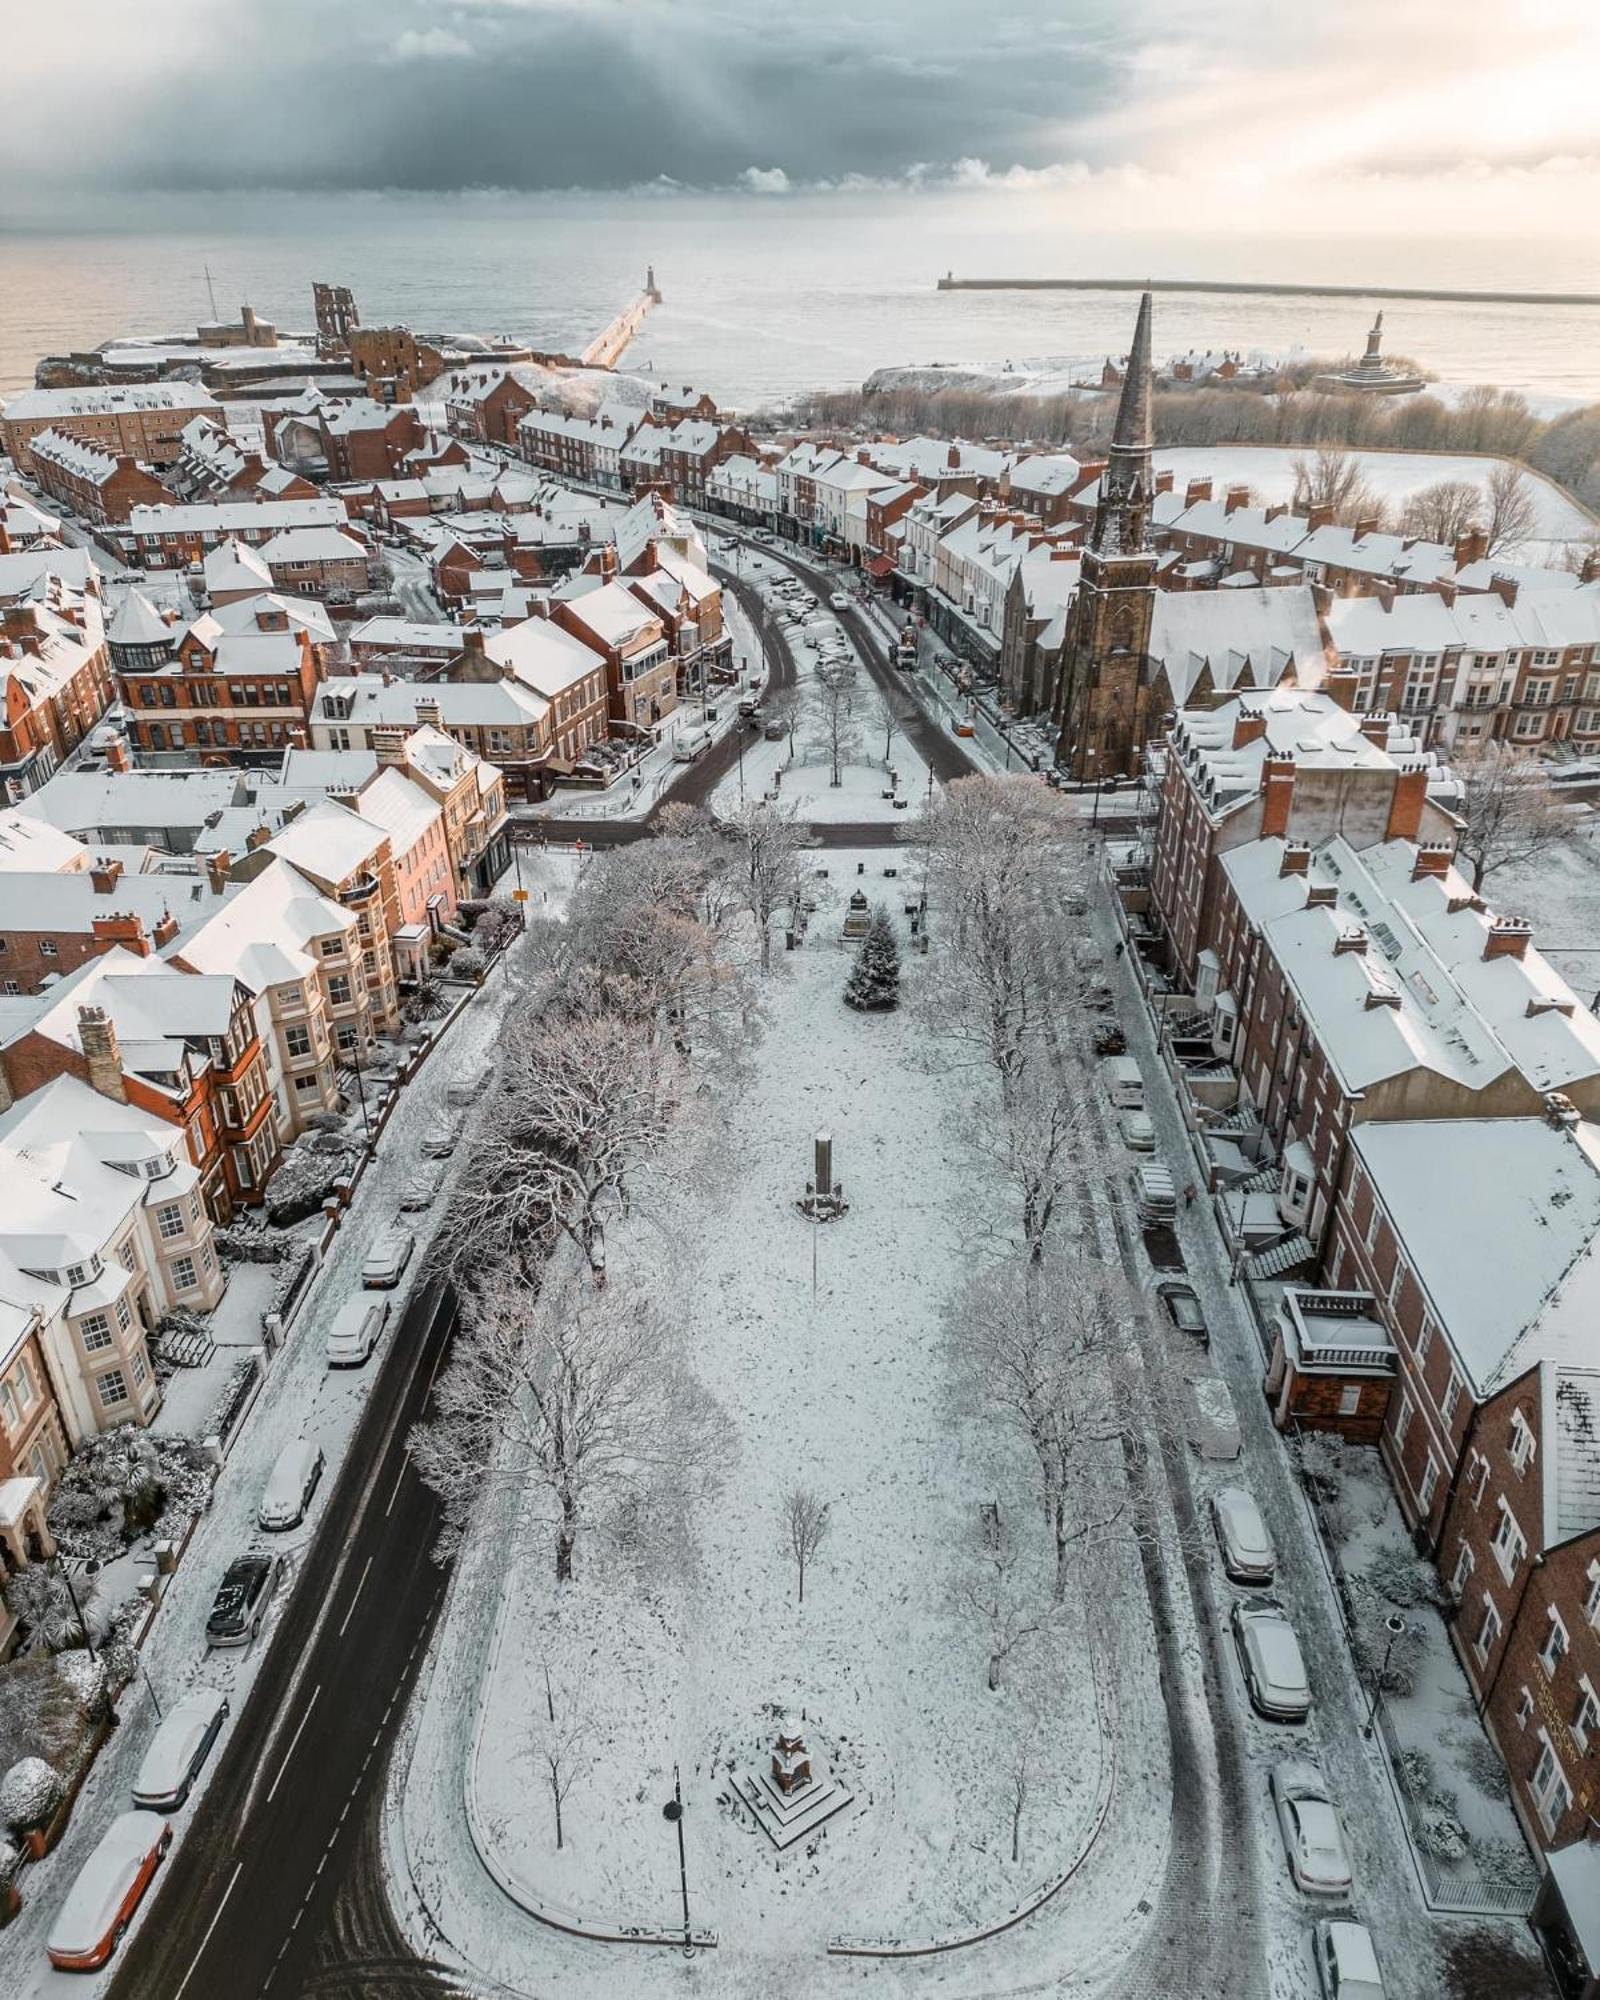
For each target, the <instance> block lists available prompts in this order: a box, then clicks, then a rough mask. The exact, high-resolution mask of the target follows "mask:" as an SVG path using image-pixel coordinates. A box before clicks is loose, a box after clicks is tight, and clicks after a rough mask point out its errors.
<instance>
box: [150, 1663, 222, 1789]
mask: <svg viewBox="0 0 1600 2000" xmlns="http://www.w3.org/2000/svg"><path fill="white" fill-rule="evenodd" d="M227 1719H228V1697H227V1696H226V1695H225V1694H224V1693H223V1692H222V1690H221V1688H197V1689H196V1690H195V1692H194V1693H193V1694H186V1695H184V1696H183V1697H182V1698H181V1699H180V1700H178V1701H175V1702H174V1703H173V1704H172V1706H171V1707H170V1708H169V1709H168V1710H167V1712H166V1714H165V1715H164V1716H163V1717H162V1718H161V1722H160V1724H159V1726H158V1727H157V1729H156V1733H155V1735H154V1736H152V1737H151V1739H150V1747H149V1749H148V1750H146V1751H145V1753H144V1762H143V1763H142V1764H141V1765H140V1766H139V1775H138V1776H137V1777H136V1778H135V1779H134V1781H133V1802H134V1804H135V1805H136V1806H141V1807H142V1808H143V1809H144V1810H145V1811H146V1812H158V1813H170V1812H176V1811H177V1810H178V1808H179V1807H180V1806H181V1805H182V1804H183V1802H184V1800H185V1799H187V1798H188V1796H189V1793H190V1791H191V1790H192V1789H193V1786H194V1781H195V1779H196V1778H197V1777H198V1776H199V1775H200V1767H201V1765H202V1764H204V1762H205V1761H206V1759H207V1757H209V1756H210V1754H211V1746H212V1744H213V1743H215V1742H216V1740H217V1737H218V1735H219V1733H220V1732H221V1729H222V1725H223V1723H224V1722H225V1721H226V1720H227Z"/></svg>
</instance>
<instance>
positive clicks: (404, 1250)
mask: <svg viewBox="0 0 1600 2000" xmlns="http://www.w3.org/2000/svg"><path fill="white" fill-rule="evenodd" d="M416 1247H417V1239H416V1238H415V1237H414V1236H413V1235H412V1233H411V1231H410V1230H409V1229H386V1230H385V1231H384V1232H383V1234H382V1235H381V1236H380V1237H379V1238H378V1240H377V1242H376V1243H374V1244H373V1246H372V1248H371V1249H370V1250H369V1251H368V1252H367V1260H366V1262H365V1263H364V1264H363V1265H362V1266H361V1282H362V1284H363V1285H365V1286H366V1287H367V1288H368V1289H369V1290H383V1291H387V1290H388V1289H390V1288H391V1287H392V1286H395V1285H398V1284H399V1282H400V1280H401V1278H402V1277H403V1276H404V1275H405V1268H406V1266H407V1264H409V1263H410V1262H411V1253H412V1251H413V1250H415V1249H416Z"/></svg>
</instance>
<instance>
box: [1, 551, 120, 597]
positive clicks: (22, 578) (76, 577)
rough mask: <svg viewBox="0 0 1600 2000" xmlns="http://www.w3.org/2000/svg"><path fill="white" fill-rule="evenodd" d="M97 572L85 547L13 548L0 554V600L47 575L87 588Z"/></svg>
mask: <svg viewBox="0 0 1600 2000" xmlns="http://www.w3.org/2000/svg"><path fill="white" fill-rule="evenodd" d="M98 575H99V572H98V571H97V570H96V568H95V566H94V559H93V557H92V556H91V555H90V554H89V551H88V550H87V549H13V550H11V552H10V553H9V554H6V555H0V601H4V600H6V599H9V598H15V597H20V596H21V595H22V594H23V593H24V592H26V591H29V590H32V589H34V588H35V587H36V585H38V584H39V583H40V581H41V580H42V579H44V578H46V577H55V578H56V579H57V580H58V581H59V582H61V583H63V584H65V585H66V587H67V588H68V589H69V590H76V591H87V590H88V589H89V587H90V583H91V581H92V580H93V579H95V578H96V577H97V576H98Z"/></svg>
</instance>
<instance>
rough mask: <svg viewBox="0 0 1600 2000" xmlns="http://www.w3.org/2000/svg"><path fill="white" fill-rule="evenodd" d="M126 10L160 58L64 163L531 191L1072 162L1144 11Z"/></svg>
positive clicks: (552, 4) (530, 2)
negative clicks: (1073, 139)
mask: <svg viewBox="0 0 1600 2000" xmlns="http://www.w3.org/2000/svg"><path fill="white" fill-rule="evenodd" d="M87 4H88V5H89V6H90V7H91V8H92V6H93V5H94V4H95V0H87ZM68 11H69V12H71V11H73V7H72V5H71V4H70V0H69V6H68ZM137 11H139V12H140V13H141V15H144V16H146V17H147V18H148V20H149V23H150V34H151V38H152V41H153V43H154V44H155V47H156V51H157V53H158V54H159V55H160V57H161V60H159V61H151V62H149V63H148V65H147V66H145V68H144V70H143V72H142V74H141V73H138V66H137V64H136V63H135V65H134V67H135V72H136V73H135V74H134V75H132V76H131V78H130V77H129V76H128V75H127V74H126V73H124V74H122V75H121V76H119V77H118V79H117V88H116V89H115V91H114V92H113V91H111V90H110V89H109V88H108V89H106V90H105V94H104V96H103V98H102V101H101V103H100V104H99V105H98V106H97V107H96V114H95V115H94V116H93V117H92V118H91V119H87V120H84V119H81V118H80V121H79V132H80V135H81V139H80V144H79V146H78V148H77V149H76V150H75V154H74V156H73V158H71V159H68V160H65V161H63V160H62V159H61V158H60V157H59V155H58V156H56V157H55V158H54V159H53V160H52V161H51V167H52V170H53V171H54V172H56V173H64V174H66V175H67V176H69V177H70V176H71V175H73V174H74V173H75V172H77V173H81V174H82V175H83V176H84V177H86V178H88V179H91V180H97V181H101V182H105V181H114V182H115V183H117V184H118V185H121V186H138V185H146V186H164V187H184V186H204V187H212V188H219V187H220V188H228V187H253V186H260V185H263V184H267V185H273V186H278V187H407V188H417V189H450V188H460V187H483V186H495V187H507V188H527V189H541V188H564V187H573V186H585V187H593V188H618V187H628V186H634V185H637V184H640V183H644V182H650V181H654V180H656V179H658V178H661V177H665V178H668V179H670V180H673V181H678V182H683V183H686V184H690V185H695V186H720V185H726V184H729V183H733V182H736V181H737V180H738V179H739V178H740V176H741V175H742V174H743V173H744V172H745V171H746V169H748V168H751V167H761V168H768V167H780V168H781V169H782V170H783V172H784V173H785V174H786V175H787V176H788V178H789V180H790V181H791V182H793V183H803V182H807V181H832V180H837V179H840V178H843V177H847V176H851V175H858V176H868V177H883V178H896V177H899V176H902V175H904V174H906V173H907V172H908V171H910V170H914V169H915V168H916V166H917V165H918V163H920V162H925V161H941V162H943V161H950V160H954V159H958V158H960V157H962V156H965V155H973V156H977V157H981V158H984V159H994V160H999V161H1003V162H1004V163H1006V164H1008V165H1010V164H1020V165H1023V166H1034V165H1045V164H1048V163H1049V162H1050V161H1052V160H1055V159H1059V158H1061V157H1062V156H1063V153H1062V134H1063V131H1064V130H1065V129H1066V128H1067V127H1068V126H1069V125H1070V123H1071V121H1072V120H1073V119H1074V118H1075V117H1080V116H1083V115H1085V114H1093V113H1094V112H1096V111H1098V110H1101V109H1103V108H1104V107H1105V105H1106V104H1107V102H1108V101H1109V99H1110V97H1111V96H1112V94H1113V93H1114V90H1115V87H1116V79H1117V74H1118V54H1117V30H1116V28H1115V26H1114V23H1116V22H1117V21H1119V20H1122V21H1126V20H1127V18H1128V17H1129V16H1130V14H1131V13H1132V12H1133V11H1134V9H1132V8H1130V7H1129V6H1128V5H1127V4H1126V0H1124V4H1122V5H1120V6H1118V5H1114V4H1112V0H1073V4H1071V5H1070V6H1068V7H1066V8H1064V9H1063V8H1060V7H1056V6H1053V5H1048V4H1040V3H1039V0H992V4H990V5H988V6H987V7H986V8H985V9H984V10H982V12H981V13H980V11H979V10H978V9H977V8H975V7H974V6H973V5H972V4H971V0H879V4H878V5H877V6H875V7H865V6H860V5H856V4H851V5H849V6H846V5H844V4H842V0H810V4H807V5H803V6H802V5H792V4H788V0H782V4H779V0H737V4H735V0H460V4H456V5H450V6H437V5H433V6H428V5H422V4H416V3H415V0H413V3H412V4H407V0H400V4H394V0H390V4H384V5H372V4H366V0H337V4H330V0H314V4H313V0H205V4H203V5H202V4H201V0H146V4H145V5H144V6H143V7H141V8H140V9H139V10H137ZM1063 14H1070V16H1071V18H1070V20H1065V19H1063V18H1061V17H1062V15H1063ZM40 32H43V31H40ZM61 87H62V88H63V89H71V90H72V91H73V92H74V93H75V95H76V97H77V100H78V102H79V105H80V109H81V103H82V97H83V93H84V91H85V88H86V80H85V77H84V75H83V74H82V72H81V71H79V73H78V74H77V76H76V77H75V78H74V77H72V76H71V74H70V72H68V71H65V70H63V72H62V76H61ZM87 88H89V89H90V90H93V89H94V88H95V86H94V84H93V83H92V82H91V83H88V84H87ZM30 96H31V98H32V102H33V110H32V116H31V119H30V117H29V116H28V114H26V113H25V114H24V116H23V120H22V124H21V126H20V127H19V128H18V129H19V131H20V132H21V133H22V135H23V136H22V140H21V143H20V144H19V143H17V135H16V134H15V133H14V135H13V145H12V148H11V149H10V150H11V151H12V154H13V157H12V159H11V161H10V162H9V164H11V165H12V166H13V168H14V169H15V170H16V171H19V172H26V169H27V166H28V164H29V162H28V159H27V157H26V155H27V148H28V145H29V143H30V142H29V136H28V133H27V128H28V125H29V124H30V122H31V123H34V124H36V125H37V126H38V127H39V128H41V129H48V127H49V124H50V121H51V118H52V110H53V108H52V104H51V98H52V78H51V76H50V75H49V74H48V73H46V74H43V75H41V76H40V78H39V79H38V82H37V85H36V87H35V88H34V89H33V91H32V92H31V93H30ZM3 143H4V142H0V146H3Z"/></svg>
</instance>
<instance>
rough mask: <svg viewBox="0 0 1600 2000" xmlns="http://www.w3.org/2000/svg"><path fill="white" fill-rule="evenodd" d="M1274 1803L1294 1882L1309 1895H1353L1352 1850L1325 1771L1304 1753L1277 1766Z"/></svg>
mask: <svg viewBox="0 0 1600 2000" xmlns="http://www.w3.org/2000/svg"><path fill="white" fill-rule="evenodd" d="M1272 1803H1273V1805H1274V1806H1275V1807H1276V1808H1277V1814H1278V1831H1279V1832H1280V1833H1281V1834H1282V1835H1283V1850H1284V1852H1285V1854H1287V1855H1288V1857H1289V1873H1290V1874H1291V1875H1292V1876H1293V1877H1294V1886H1295V1887H1296V1888H1297V1889H1298V1890H1299V1891H1300V1892H1301V1894H1302V1895H1306V1896H1348V1895H1349V1893H1350V1853H1349V1850H1348V1848H1346V1846H1345V1844H1344V1828H1343V1826H1341V1825H1340V1823H1339V1813H1338V1808H1337V1807H1336V1806H1335V1805H1334V1803H1333V1800H1332V1799H1331V1798H1330V1797H1329V1796H1328V1788H1327V1786H1326V1785H1325V1784H1324V1783H1323V1780H1322V1773H1321V1772H1320V1771H1319V1770H1318V1769H1317V1767H1316V1765H1315V1764H1312V1763H1309V1762H1307V1760H1306V1759H1305V1758H1303V1757H1288V1758H1285V1759H1284V1761H1283V1762H1282V1763H1281V1764H1274V1765H1273V1767H1272Z"/></svg>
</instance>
